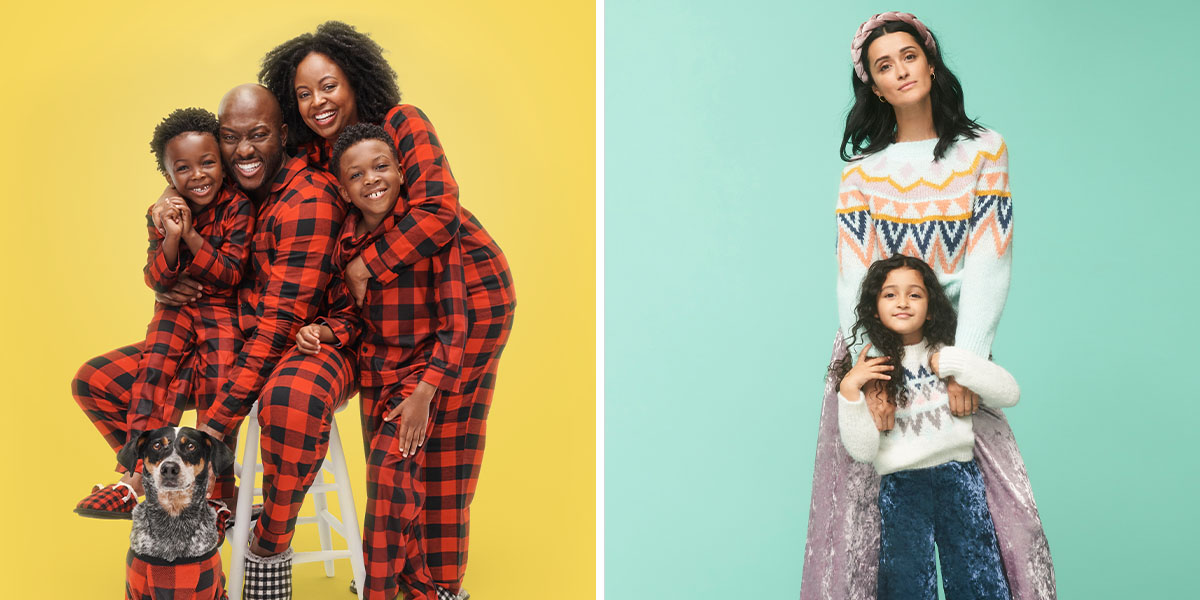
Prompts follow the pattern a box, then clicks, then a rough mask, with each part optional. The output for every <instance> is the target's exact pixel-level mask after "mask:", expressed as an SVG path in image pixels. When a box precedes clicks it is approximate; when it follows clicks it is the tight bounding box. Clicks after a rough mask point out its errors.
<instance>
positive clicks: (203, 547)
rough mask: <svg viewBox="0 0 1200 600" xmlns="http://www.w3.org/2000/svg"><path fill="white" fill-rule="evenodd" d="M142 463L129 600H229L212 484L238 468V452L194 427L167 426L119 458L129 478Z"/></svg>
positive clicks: (143, 437)
mask: <svg viewBox="0 0 1200 600" xmlns="http://www.w3.org/2000/svg"><path fill="white" fill-rule="evenodd" d="M139 460H140V461H142V485H143V486H144V487H145V488H146V500H145V501H144V502H142V503H140V504H138V505H137V507H136V508H134V509H133V530H132V531H131V532H130V533H129V553H128V554H127V555H126V559H125V565H126V568H125V597H126V598H127V599H131V598H132V599H134V600H143V599H155V598H174V599H175V600H182V599H184V598H187V599H196V600H210V599H211V600H224V599H226V598H227V595H226V593H225V577H224V574H223V573H222V572H221V556H220V554H219V553H218V549H219V547H220V543H221V539H222V536H221V532H218V531H217V515H216V511H214V510H213V508H212V507H211V506H210V505H209V503H208V489H209V487H210V486H209V483H210V482H211V480H212V478H213V477H215V475H214V473H220V472H223V471H224V470H226V469H228V468H229V467H230V466H232V465H233V451H231V450H230V449H229V447H228V446H226V445H225V444H223V443H221V442H220V441H217V440H216V439H215V438H213V437H212V436H210V435H208V434H206V433H204V432H202V431H198V430H196V429H192V428H191V427H162V428H159V429H154V430H152V431H147V432H145V433H142V434H141V435H139V436H138V437H137V438H136V439H130V440H129V442H128V443H127V444H125V446H124V447H123V448H121V451H120V452H119V453H117V462H119V463H120V464H121V465H122V466H124V467H125V468H126V469H129V470H130V472H132V471H133V470H134V467H136V465H137V462H138V461H139Z"/></svg>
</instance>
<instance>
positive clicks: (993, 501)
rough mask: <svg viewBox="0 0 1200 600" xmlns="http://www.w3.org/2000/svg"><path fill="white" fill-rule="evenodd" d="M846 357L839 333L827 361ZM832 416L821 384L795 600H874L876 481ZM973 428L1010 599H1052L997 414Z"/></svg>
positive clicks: (1011, 441)
mask: <svg viewBox="0 0 1200 600" xmlns="http://www.w3.org/2000/svg"><path fill="white" fill-rule="evenodd" d="M845 353H846V345H845V343H843V341H842V333H841V331H838V333H837V336H836V337H835V338H834V346H833V357H832V359H831V360H836V359H839V358H841V357H842V356H843V355H845ZM837 409H838V400H837V384H836V382H834V381H831V380H829V379H826V381H825V399H824V402H823V403H822V406H821V423H820V431H819V433H818V434H817V457H816V463H815V465H814V467H813V484H812V504H811V506H810V508H809V513H808V541H807V543H806V544H805V549H804V573H803V577H802V579H801V581H800V599H801V600H828V599H835V600H876V579H877V577H878V572H879V506H878V498H879V475H877V474H876V473H875V468H874V467H872V466H871V465H869V464H867V463H860V462H855V461H854V459H852V458H850V455H849V454H847V453H846V449H845V448H843V447H842V441H841V437H840V436H839V435H838V416H837ZM973 422H974V428H975V461H976V462H978V463H979V469H980V471H982V472H983V480H984V484H985V485H986V487H987V503H988V509H989V510H990V512H991V514H992V522H993V523H994V524H995V526H996V539H997V541H999V543H1000V557H1001V558H1002V559H1003V562H1004V571H1005V575H1006V576H1007V578H1008V586H1009V589H1010V591H1011V592H1012V597H1013V600H1055V599H1056V598H1057V593H1056V592H1055V587H1054V564H1053V562H1052V561H1051V560H1050V546H1049V545H1048V544H1047V542H1046V534H1045V532H1044V531H1043V530H1042V521H1041V518H1039V517H1038V512H1037V504H1036V503H1035V502H1034V500H1033V489H1032V488H1031V487H1030V485H1029V475H1028V474H1026V472H1025V462H1024V461H1023V460H1022V459H1021V452H1020V450H1019V449H1018V448H1017V440H1016V438H1014V437H1013V433H1012V429H1011V428H1010V427H1009V426H1008V421H1007V420H1006V419H1005V418H1004V413H1003V412H1001V411H999V410H992V409H987V408H983V407H980V409H979V412H978V413H977V414H976V415H975V418H974V419H973Z"/></svg>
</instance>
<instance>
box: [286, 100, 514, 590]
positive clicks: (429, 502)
mask: <svg viewBox="0 0 1200 600" xmlns="http://www.w3.org/2000/svg"><path fill="white" fill-rule="evenodd" d="M382 125H383V128H384V129H385V130H386V131H387V133H388V135H390V136H391V137H392V140H393V142H394V143H395V148H396V153H397V155H398V156H399V157H400V168H401V171H402V173H403V175H404V186H405V193H406V195H405V202H404V203H403V205H402V204H401V203H399V202H398V203H397V204H396V209H395V210H396V213H397V216H398V217H399V220H398V221H397V224H396V226H395V227H394V228H393V229H391V230H390V231H388V232H387V234H385V235H383V236H381V237H380V238H379V239H377V240H375V241H374V243H371V244H368V245H367V246H366V247H364V248H363V250H362V253H361V256H362V258H363V261H364V262H365V263H366V266H367V269H368V270H369V271H370V272H371V273H372V275H373V276H374V281H375V282H377V283H378V284H379V285H381V286H386V285H388V284H389V283H391V282H392V281H393V280H395V279H396V278H397V277H400V276H401V275H403V274H404V272H405V270H406V269H408V268H409V267H410V266H412V265H413V264H414V263H416V262H418V261H420V260H422V259H424V258H427V257H429V256H433V255H434V254H436V253H437V252H439V251H440V249H441V248H442V247H443V246H444V245H446V244H448V243H450V241H451V240H452V239H454V237H455V234H456V233H457V234H458V239H459V242H460V244H461V247H462V260H463V281H464V283H465V284H466V286H467V324H468V329H467V331H468V333H467V347H466V352H465V354H464V356H463V361H462V369H461V372H460V374H459V377H458V383H457V385H458V391H457V392H456V393H455V394H453V395H448V396H447V397H445V398H443V399H442V401H441V402H442V403H443V406H444V407H445V408H444V409H440V410H439V413H438V417H437V419H438V421H437V422H438V424H439V425H437V426H435V430H434V433H433V437H432V438H431V439H430V441H429V442H427V443H426V446H425V453H426V465H427V468H426V469H425V473H426V475H425V480H426V487H427V498H426V502H425V507H426V510H425V511H424V512H423V513H422V515H423V516H422V519H423V522H424V537H425V546H426V559H427V561H428V563H429V568H430V572H431V573H432V575H433V578H434V581H435V582H437V583H438V585H441V586H442V587H445V588H447V589H450V590H458V589H459V588H460V587H461V585H462V576H463V573H464V571H465V568H466V557H467V541H468V540H467V534H468V530H469V515H470V504H471V500H472V498H473V497H474V494H475V486H476V483H477V482H478V477H479V465H480V463H481V461H482V456H483V447H484V433H485V431H486V423H487V414H488V411H489V409H490V407H491V400H492V392H493V390H494V388H495V378H496V370H497V364H498V362H499V360H500V355H501V353H502V351H503V349H504V344H505V343H506V341H507V339H508V334H509V331H510V330H511V329H512V319H513V310H514V309H515V307H516V298H515V295H514V292H513V281H512V275H511V273H510V271H509V267H508V262H507V260H506V259H505V257H504V253H503V252H502V251H501V250H500V247H499V246H498V245H497V244H496V242H495V240H493V239H492V237H491V236H490V235H489V234H488V232H487V230H485V229H484V228H483V225H482V224H480V222H479V220H478V219H476V218H475V217H474V216H473V215H472V214H471V213H470V211H468V210H467V209H465V208H463V207H462V206H461V205H459V202H458V184H457V183H456V182H455V181H454V176H453V174H452V173H451V171H450V164H449V162H448V161H447V160H446V155H445V152H444V151H443V149H442V146H441V142H440V141H438V137H437V133H436V132H435V130H434V128H433V124H432V123H430V122H429V119H428V117H426V116H425V113H423V112H421V110H420V109H418V108H417V107H415V106H411V105H407V104H402V105H399V106H396V107H394V108H392V109H391V110H390V111H388V114H387V116H386V117H385V118H384V121H383V123H382ZM305 151H306V152H307V154H308V157H309V160H310V162H312V163H313V164H318V165H321V166H322V167H324V168H326V169H328V168H329V156H330V148H329V145H328V144H327V143H325V142H323V141H322V142H320V143H310V144H308V145H307V146H306V148H305ZM454 395H457V396H460V397H458V398H454V397H453V396H454ZM443 411H444V412H443ZM439 427H440V428H441V430H440V431H439Z"/></svg>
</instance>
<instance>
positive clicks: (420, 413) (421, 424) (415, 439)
mask: <svg viewBox="0 0 1200 600" xmlns="http://www.w3.org/2000/svg"><path fill="white" fill-rule="evenodd" d="M436 393H437V388H435V387H433V386H432V385H430V384H428V383H426V382H424V381H422V382H421V383H418V384H417V389H416V390H414V391H413V393H412V395H411V396H409V397H407V398H405V399H404V400H403V401H402V402H400V405H399V406H397V407H396V408H393V409H392V410H391V412H389V413H388V414H387V415H385V416H384V417H383V420H384V421H392V420H393V419H395V418H396V417H397V416H399V417H400V425H399V426H398V427H397V429H398V432H397V434H396V435H397V437H398V438H399V444H400V453H401V455H403V456H404V457H405V458H408V457H409V456H411V455H413V454H416V453H417V448H419V447H421V445H423V444H424V443H425V427H426V426H427V425H428V424H429V405H430V404H431V403H432V402H433V397H434V395H435V394H436Z"/></svg>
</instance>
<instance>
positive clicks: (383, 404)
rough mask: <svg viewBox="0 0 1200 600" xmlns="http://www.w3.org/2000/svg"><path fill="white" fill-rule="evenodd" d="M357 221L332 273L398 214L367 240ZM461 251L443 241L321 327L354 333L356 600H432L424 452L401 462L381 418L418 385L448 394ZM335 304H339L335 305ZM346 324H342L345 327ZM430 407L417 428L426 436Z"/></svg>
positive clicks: (462, 320)
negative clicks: (353, 313) (362, 575)
mask: <svg viewBox="0 0 1200 600" xmlns="http://www.w3.org/2000/svg"><path fill="white" fill-rule="evenodd" d="M360 219H361V215H360V213H358V212H357V211H352V212H351V213H350V215H349V216H348V217H347V218H346V223H345V224H344V225H343V228H342V234H341V236H340V237H339V239H338V253H337V256H338V259H337V261H336V264H337V266H338V267H339V268H344V267H345V265H346V264H347V263H348V262H349V261H350V260H351V259H352V258H353V257H354V256H356V255H357V254H358V252H359V251H360V250H361V249H362V248H363V247H364V246H365V245H367V244H371V243H373V242H374V241H375V240H377V239H378V238H379V237H381V236H382V235H385V234H386V233H387V232H389V231H391V230H392V229H394V228H395V227H396V226H397V225H398V223H399V221H400V220H401V216H400V215H397V214H393V215H392V216H390V217H387V218H385V219H384V221H383V222H382V223H380V225H379V226H378V227H377V228H376V230H375V231H373V232H368V233H363V234H358V233H356V229H357V227H358V225H359V223H360ZM462 277H463V274H462V251H461V248H460V246H459V243H458V241H457V240H453V241H451V243H449V244H447V245H446V246H445V247H444V248H442V250H441V251H440V252H438V253H437V254H435V255H434V256H433V257H432V258H427V259H423V260H420V261H417V263H415V264H414V265H412V266H411V267H410V268H409V269H406V270H405V271H404V273H402V274H401V275H400V276H399V277H397V278H395V279H393V280H392V281H391V283H389V284H388V285H382V284H380V283H379V282H378V281H376V280H370V281H368V284H367V292H366V296H365V297H364V299H363V305H362V307H361V308H360V309H359V311H358V313H359V314H358V317H359V318H354V317H350V318H343V317H340V316H339V315H336V314H335V315H334V316H332V317H331V318H329V319H326V324H327V325H329V326H330V328H331V329H332V330H333V331H334V335H335V337H337V338H338V344H339V345H346V344H348V343H349V341H350V339H352V336H351V335H347V334H346V333H345V332H348V331H353V330H354V329H356V328H357V329H358V330H359V331H360V333H359V334H358V339H359V343H358V353H357V355H358V360H357V364H358V374H359V382H360V385H361V386H362V389H361V394H360V397H361V400H362V432H363V447H364V450H365V452H366V456H367V482H368V483H367V495H368V500H367V510H366V520H365V523H364V528H363V553H364V555H365V559H366V567H367V578H366V582H365V585H364V587H363V597H364V598H373V599H374V598H383V599H385V600H390V599H391V598H394V597H395V596H396V594H397V593H398V591H399V587H401V586H402V587H404V588H405V592H406V593H407V594H408V595H407V596H406V597H408V598H427V599H429V600H437V595H436V590H435V588H434V581H433V578H432V576H431V575H430V572H429V569H428V567H427V564H426V561H425V552H424V549H423V546H424V544H423V541H422V533H423V532H422V529H421V521H420V513H421V507H422V503H423V501H424V496H425V485H424V481H423V479H422V476H421V470H422V466H423V463H424V460H425V452H424V451H423V450H418V451H417V453H416V454H414V455H412V456H409V457H407V458H405V457H404V456H403V455H402V453H401V451H400V447H399V439H398V434H399V431H398V429H399V428H398V426H397V423H396V422H390V423H388V422H384V420H383V417H384V416H385V415H386V414H387V413H388V412H389V411H391V410H392V409H394V408H395V407H397V406H399V404H400V402H401V401H403V400H404V399H405V398H407V397H408V396H410V395H412V393H413V392H414V391H415V390H416V387H417V384H418V383H420V382H422V381H424V382H427V383H429V384H431V385H433V386H434V387H436V388H438V390H439V393H438V397H437V398H436V399H441V398H444V397H445V396H446V394H447V393H450V392H452V391H453V390H454V389H456V387H457V377H458V375H459V369H460V364H461V361H462V356H463V347H464V345H465V342H466V333H467V314H466V312H467V310H466V287H465V285H464V284H463V278H462ZM339 296H340V298H339ZM348 297H349V292H348V291H347V290H346V289H345V287H344V285H340V286H339V287H337V288H333V289H331V299H330V301H329V302H330V304H331V305H338V306H350V307H351V310H353V304H352V302H348V301H347V299H348ZM351 319H352V321H351ZM438 404H440V402H438V403H437V404H435V405H434V406H432V407H431V409H432V410H431V411H430V419H429V422H428V423H425V424H423V425H424V426H425V427H426V429H427V432H426V433H427V435H428V434H429V433H431V431H430V429H431V428H432V425H433V422H434V419H435V417H436V415H437V406H438Z"/></svg>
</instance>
